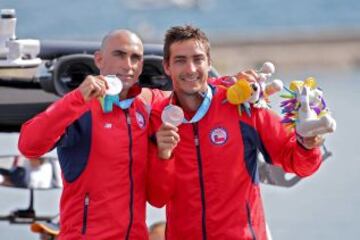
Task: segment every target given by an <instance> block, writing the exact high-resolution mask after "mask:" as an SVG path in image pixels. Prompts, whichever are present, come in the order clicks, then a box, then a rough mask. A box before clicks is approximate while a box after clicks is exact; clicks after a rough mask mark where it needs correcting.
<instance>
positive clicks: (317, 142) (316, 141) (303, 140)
mask: <svg viewBox="0 0 360 240" xmlns="http://www.w3.org/2000/svg"><path fill="white" fill-rule="evenodd" d="M297 140H298V142H299V143H300V144H301V145H302V146H303V147H304V148H306V149H309V150H310V149H313V148H316V147H320V146H321V145H322V144H323V143H324V141H325V139H324V137H323V136H321V135H316V136H313V137H298V139H297Z"/></svg>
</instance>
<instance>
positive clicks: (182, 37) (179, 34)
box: [164, 25, 210, 62]
mask: <svg viewBox="0 0 360 240" xmlns="http://www.w3.org/2000/svg"><path fill="white" fill-rule="evenodd" d="M191 39H195V40H197V41H199V42H201V43H202V44H203V45H204V47H205V51H206V55H207V57H208V60H209V61H210V43H209V39H208V38H207V36H206V34H205V33H204V32H203V31H201V30H200V29H199V28H196V27H193V26H191V25H185V26H174V27H171V28H170V29H169V30H167V32H166V34H165V39H164V61H165V62H168V61H169V59H170V46H171V45H172V44H173V43H176V42H182V41H186V40H191Z"/></svg>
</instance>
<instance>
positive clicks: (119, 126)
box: [19, 90, 154, 240]
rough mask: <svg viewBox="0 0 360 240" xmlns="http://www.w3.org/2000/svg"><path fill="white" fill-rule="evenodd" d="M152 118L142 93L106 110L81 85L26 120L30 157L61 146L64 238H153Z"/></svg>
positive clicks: (22, 142) (23, 145) (25, 147)
mask: <svg viewBox="0 0 360 240" xmlns="http://www.w3.org/2000/svg"><path fill="white" fill-rule="evenodd" d="M153 94H154V92H153ZM148 119H149V111H148V109H146V106H145V104H144V103H143V101H142V100H141V99H139V98H138V97H137V98H136V99H135V101H134V102H133V104H132V105H131V107H130V108H129V109H128V110H122V109H120V108H119V107H115V106H114V109H113V111H112V112H111V113H103V112H102V109H101V106H100V104H99V101H97V100H93V101H91V102H89V103H85V102H84V100H83V97H82V95H81V93H80V92H79V91H78V90H75V91H73V92H70V93H69V94H67V95H66V96H64V97H63V98H62V99H60V100H58V101H57V102H56V103H54V104H52V105H51V106H50V107H49V108H48V109H47V110H46V111H45V112H43V113H41V114H39V115H38V116H36V117H34V118H33V119H31V120H29V121H28V122H26V123H25V124H24V125H23V127H22V129H21V133H20V139H19V149H20V151H21V152H22V153H23V154H24V155H25V156H26V157H39V156H41V155H43V154H44V153H46V152H47V151H49V150H50V149H51V148H53V147H55V146H56V147H57V150H58V155H59V161H60V165H61V168H62V174H63V182H64V188H63V192H62V196H61V203H60V225H61V231H60V238H61V239H66V240H69V239H74V240H79V239H94V240H100V239H139V240H140V239H141V240H144V239H147V238H148V233H147V228H146V225H145V206H146V205H145V201H146V193H145V179H146V177H145V176H146V175H145V173H146V165H147V155H146V154H147V146H148V135H149V134H148V124H149V121H148Z"/></svg>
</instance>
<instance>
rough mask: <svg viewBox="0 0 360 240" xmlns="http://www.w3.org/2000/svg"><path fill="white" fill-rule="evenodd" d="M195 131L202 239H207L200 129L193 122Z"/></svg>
mask: <svg viewBox="0 0 360 240" xmlns="http://www.w3.org/2000/svg"><path fill="white" fill-rule="evenodd" d="M193 131H194V141H195V147H196V155H197V162H198V170H199V182H200V191H201V207H202V215H201V227H202V239H203V240H206V239H207V236H206V235H207V234H206V204H205V184H204V174H203V167H202V159H201V152H200V140H199V129H198V124H197V123H193Z"/></svg>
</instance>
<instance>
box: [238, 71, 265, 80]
mask: <svg viewBox="0 0 360 240" xmlns="http://www.w3.org/2000/svg"><path fill="white" fill-rule="evenodd" d="M235 77H236V78H237V79H246V80H247V81H248V82H258V81H259V74H258V73H257V72H256V71H255V70H253V69H251V70H247V71H242V72H239V73H237V74H236V75H235Z"/></svg>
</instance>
